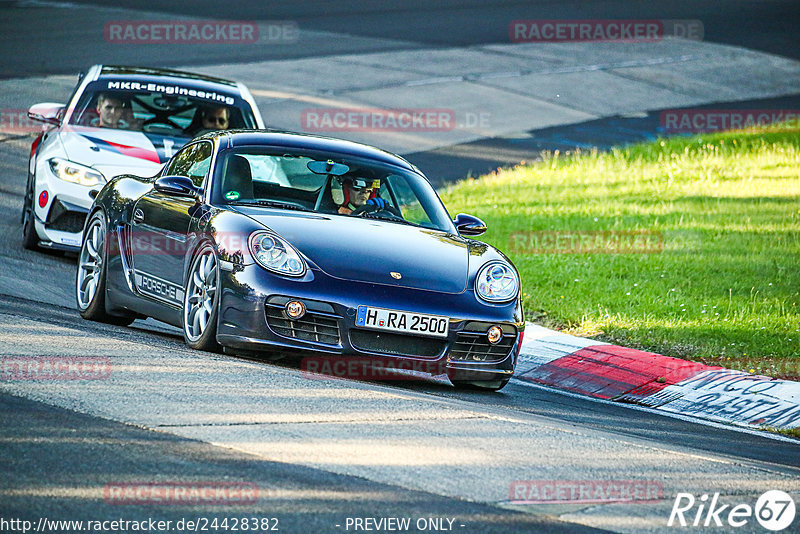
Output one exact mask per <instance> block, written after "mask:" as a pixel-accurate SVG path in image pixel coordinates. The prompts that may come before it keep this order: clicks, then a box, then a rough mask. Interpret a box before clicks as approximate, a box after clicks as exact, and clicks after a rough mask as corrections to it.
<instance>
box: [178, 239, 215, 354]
mask: <svg viewBox="0 0 800 534" xmlns="http://www.w3.org/2000/svg"><path fill="white" fill-rule="evenodd" d="M218 288H219V261H217V255H216V253H215V252H214V247H212V246H211V243H204V244H203V245H201V246H200V248H199V249H198V251H197V253H196V254H195V256H194V258H193V259H192V264H191V267H189V272H188V273H187V276H186V286H185V288H184V295H183V314H182V315H183V339H184V341H185V342H186V344H187V345H188V346H189V347H190V348H193V349H196V350H205V351H209V352H220V350H221V347H220V345H219V343H217V316H218V310H219V291H218Z"/></svg>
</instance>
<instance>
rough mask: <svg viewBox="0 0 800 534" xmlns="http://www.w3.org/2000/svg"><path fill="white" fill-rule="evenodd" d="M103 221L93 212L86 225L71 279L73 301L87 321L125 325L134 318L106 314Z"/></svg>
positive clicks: (104, 231)
mask: <svg viewBox="0 0 800 534" xmlns="http://www.w3.org/2000/svg"><path fill="white" fill-rule="evenodd" d="M106 237H107V232H106V219H105V216H104V215H103V212H101V211H97V212H95V213H94V215H92V218H91V219H90V220H89V224H87V225H86V233H85V234H84V236H83V243H82V244H81V251H80V253H79V255H78V272H77V274H76V276H75V298H76V300H77V303H78V311H79V312H80V314H81V317H83V318H84V319H88V320H90V321H98V322H101V323H108V324H115V325H120V326H127V325H129V324H131V323H132V322H133V321H134V320H135V317H125V316H119V315H111V314H109V313H108V312H107V311H106V272H107V269H108V265H107V262H106V258H107V257H108V250H107V245H106Z"/></svg>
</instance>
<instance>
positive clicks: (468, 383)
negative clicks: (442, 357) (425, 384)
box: [450, 378, 511, 391]
mask: <svg viewBox="0 0 800 534" xmlns="http://www.w3.org/2000/svg"><path fill="white" fill-rule="evenodd" d="M509 380H511V379H510V378H498V379H497V380H450V382H452V384H453V386H454V387H455V388H456V389H471V390H478V391H500V390H501V389H503V388H504V387H506V384H508V381H509Z"/></svg>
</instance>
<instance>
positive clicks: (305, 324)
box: [266, 303, 341, 345]
mask: <svg viewBox="0 0 800 534" xmlns="http://www.w3.org/2000/svg"><path fill="white" fill-rule="evenodd" d="M266 314H267V324H268V325H269V327H270V328H271V329H272V331H273V332H275V333H276V334H278V335H279V336H283V337H289V338H292V339H300V340H302V341H311V342H313V343H322V344H324V345H339V344H340V343H341V339H340V336H339V320H338V319H339V318H338V317H337V316H335V315H333V314H328V313H322V312H315V311H310V310H309V311H307V312H306V314H305V315H303V316H302V317H301V318H300V319H296V320H295V319H289V318H288V317H287V316H286V313H285V312H284V309H283V306H278V305H275V304H269V303H267V306H266Z"/></svg>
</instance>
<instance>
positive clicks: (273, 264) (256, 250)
mask: <svg viewBox="0 0 800 534" xmlns="http://www.w3.org/2000/svg"><path fill="white" fill-rule="evenodd" d="M250 253H251V254H252V255H253V258H255V260H256V261H257V262H258V264H259V265H261V266H262V267H263V268H265V269H268V270H270V271H274V272H276V273H280V274H285V275H288V276H302V275H304V274H305V272H306V263H305V262H304V261H303V258H301V257H300V254H299V253H298V252H297V251H296V250H295V249H294V247H293V246H292V245H290V244H289V243H288V242H287V241H286V240H285V239H282V238H280V237H278V236H277V235H275V234H272V233H270V232H263V231H259V232H253V233H252V234H250Z"/></svg>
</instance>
